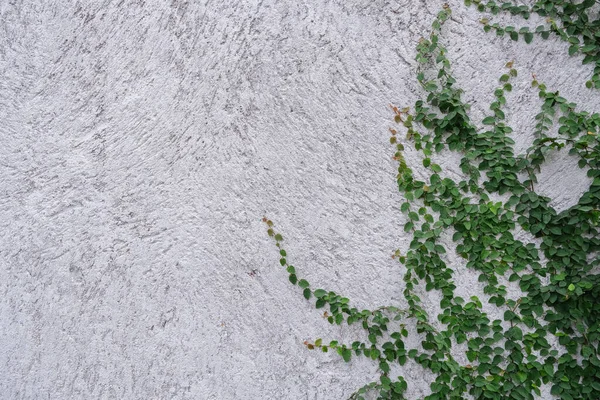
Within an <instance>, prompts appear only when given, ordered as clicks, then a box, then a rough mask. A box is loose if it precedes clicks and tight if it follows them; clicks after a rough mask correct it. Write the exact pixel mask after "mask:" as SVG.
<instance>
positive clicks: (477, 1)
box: [465, 0, 600, 88]
mask: <svg viewBox="0 0 600 400" xmlns="http://www.w3.org/2000/svg"><path fill="white" fill-rule="evenodd" d="M465 4H466V5H467V6H470V5H474V6H476V7H477V9H478V10H479V11H481V12H489V13H491V14H493V15H496V14H498V13H500V12H508V13H510V14H512V15H517V16H521V17H522V18H524V19H529V17H530V15H531V14H537V15H539V16H541V17H544V18H546V25H539V26H538V27H537V28H535V29H534V30H532V31H530V29H529V28H528V27H523V28H515V27H514V26H502V25H500V24H498V23H490V20H489V19H487V18H483V19H481V23H482V24H483V29H484V30H485V31H486V32H489V31H494V32H496V34H497V35H498V36H504V35H505V34H506V35H508V36H509V37H510V38H511V39H512V40H514V41H517V40H519V37H521V38H522V39H523V40H524V41H525V42H526V43H531V41H532V40H533V37H534V35H538V36H541V37H542V38H543V39H548V38H549V37H550V35H551V34H553V35H556V36H558V37H559V38H561V39H562V40H564V41H565V42H567V43H569V55H574V54H577V53H582V54H583V55H584V58H583V64H594V74H593V75H592V79H590V80H589V81H588V82H586V86H587V87H588V88H592V87H595V88H600V18H598V17H597V16H595V17H593V16H594V14H598V13H597V11H594V10H593V9H592V7H593V6H594V5H595V4H596V0H583V1H573V0H537V1H536V2H535V3H534V4H533V6H531V7H529V6H526V5H517V4H514V3H513V2H507V1H499V2H496V1H493V0H491V1H482V0H465Z"/></svg>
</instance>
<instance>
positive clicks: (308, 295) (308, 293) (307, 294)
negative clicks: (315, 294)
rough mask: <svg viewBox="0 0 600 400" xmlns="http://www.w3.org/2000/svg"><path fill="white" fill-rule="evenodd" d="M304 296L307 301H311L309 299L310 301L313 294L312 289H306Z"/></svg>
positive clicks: (303, 292)
mask: <svg viewBox="0 0 600 400" xmlns="http://www.w3.org/2000/svg"><path fill="white" fill-rule="evenodd" d="M302 295H303V296H304V298H305V299H306V300H309V299H310V297H311V295H312V293H311V291H310V289H308V288H306V289H304V290H303V291H302Z"/></svg>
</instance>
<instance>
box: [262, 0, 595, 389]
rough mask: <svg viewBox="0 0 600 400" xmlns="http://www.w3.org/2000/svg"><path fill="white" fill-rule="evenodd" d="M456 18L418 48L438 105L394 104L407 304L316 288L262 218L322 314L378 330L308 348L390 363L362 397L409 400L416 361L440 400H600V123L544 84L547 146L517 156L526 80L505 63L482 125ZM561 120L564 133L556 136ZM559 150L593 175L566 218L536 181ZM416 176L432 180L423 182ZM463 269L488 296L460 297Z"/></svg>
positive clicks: (436, 25) (446, 12) (422, 72)
mask: <svg viewBox="0 0 600 400" xmlns="http://www.w3.org/2000/svg"><path fill="white" fill-rule="evenodd" d="M553 3H558V2H553ZM584 3H585V4H587V3H588V2H584ZM487 6H488V7H489V3H488V5H487ZM582 7H583V6H582ZM450 13H451V11H450V9H449V8H448V7H445V8H444V9H443V10H442V11H441V12H440V13H439V14H438V15H437V17H436V19H435V20H434V22H433V25H432V30H431V33H430V35H429V36H428V37H427V38H423V39H421V41H420V42H419V44H418V46H417V62H418V64H419V66H420V69H419V71H418V75H417V79H418V81H419V82H420V84H421V85H422V87H423V89H424V91H425V92H426V94H427V95H426V99H425V100H419V101H417V102H416V103H415V105H414V107H413V108H412V110H411V109H409V108H404V109H398V108H396V107H394V108H393V111H394V118H395V121H396V122H397V123H398V124H400V125H401V126H403V129H405V130H406V136H405V137H402V138H401V136H402V135H400V134H399V133H398V132H397V131H396V130H395V129H391V134H392V135H391V138H390V142H391V143H392V144H393V145H394V146H395V149H396V150H395V151H396V152H395V156H394V158H395V160H397V161H398V175H397V181H398V188H399V190H400V192H401V193H402V195H403V197H404V199H405V200H404V201H403V203H402V205H401V207H400V209H401V211H402V212H403V213H404V214H405V215H406V221H407V222H406V223H405V225H404V231H405V232H406V233H407V234H410V235H412V241H411V243H410V247H409V249H408V251H407V252H406V254H401V253H400V252H399V251H396V252H395V253H394V258H396V259H397V260H398V261H399V262H400V263H402V264H403V265H404V267H405V272H404V291H403V294H404V297H405V298H406V301H407V304H408V307H407V308H406V309H400V308H398V307H396V306H393V305H391V306H386V307H380V308H377V309H374V310H359V309H357V308H356V307H353V306H352V304H351V302H350V300H349V299H348V298H346V297H343V296H341V295H339V294H337V293H335V292H332V291H328V290H324V289H315V288H314V287H313V286H312V285H311V284H310V283H309V282H308V281H307V280H306V279H303V278H301V277H300V276H299V274H298V271H297V270H296V268H295V267H294V266H293V265H291V264H290V262H289V261H288V256H287V253H286V251H285V249H284V245H283V243H284V242H283V237H282V235H281V234H280V233H278V232H276V231H275V229H274V226H273V222H272V221H271V220H269V219H267V218H264V219H263V221H264V222H265V223H266V224H267V226H268V231H267V232H268V234H269V236H271V237H273V238H274V240H275V243H276V246H277V248H278V249H279V254H280V256H281V259H280V263H281V265H282V266H283V267H284V268H285V269H286V270H287V272H288V273H289V281H290V282H291V283H292V284H293V285H297V286H298V287H300V289H301V290H302V293H303V295H304V297H305V298H306V299H307V300H311V301H312V300H314V301H315V306H316V308H324V307H327V308H328V312H327V315H328V321H329V323H331V324H338V325H340V324H342V323H346V324H349V325H353V324H359V325H360V326H362V328H363V329H365V330H366V332H367V334H368V341H366V342H361V341H356V342H354V343H340V342H338V341H335V340H334V341H330V342H324V341H323V340H322V339H317V340H315V341H314V342H308V341H307V342H305V345H306V347H308V348H309V349H320V350H321V351H324V352H327V351H335V352H337V353H338V354H339V355H340V356H341V357H342V358H343V359H344V360H345V361H347V362H348V361H350V360H351V358H352V357H358V356H364V357H367V358H370V359H372V360H373V361H374V362H376V363H377V364H378V366H379V371H380V378H379V379H378V380H377V381H375V382H372V383H370V384H368V385H366V386H364V387H362V388H360V389H358V390H357V391H356V392H355V393H354V394H353V395H352V396H351V398H352V399H363V398H364V397H363V396H364V395H365V393H367V392H369V391H374V392H376V393H377V395H378V399H404V398H405V393H406V390H407V382H406V380H405V379H404V378H403V377H401V376H392V375H391V372H390V371H391V370H390V367H391V366H392V365H393V364H399V365H404V364H405V363H407V362H408V361H409V360H412V361H414V362H416V363H418V364H419V365H421V366H422V367H423V368H425V369H428V370H430V371H431V372H432V373H433V374H434V375H435V379H434V381H433V382H432V383H431V385H430V388H431V394H430V395H428V396H427V397H426V399H429V400H434V399H463V398H465V396H466V395H467V393H468V394H469V395H470V396H472V397H473V398H475V399H534V398H536V396H537V397H539V396H541V390H540V388H541V387H542V385H544V384H548V385H550V387H551V393H552V395H554V396H555V397H558V398H561V399H567V400H570V399H594V400H597V399H599V398H600V357H599V351H600V349H599V339H600V319H599V316H600V274H598V264H599V263H600V258H598V256H597V255H598V254H599V253H598V251H599V250H600V238H599V235H598V233H599V232H598V229H599V228H598V224H599V220H600V142H599V139H598V129H599V127H600V115H598V114H589V113H587V112H583V111H577V106H576V105H575V104H574V103H571V102H569V101H568V100H567V99H565V98H563V97H561V96H560V95H559V93H558V92H555V91H552V90H549V89H548V88H547V87H546V86H545V85H544V84H542V83H539V82H537V81H534V82H533V87H534V88H535V89H534V90H537V91H538V93H539V96H540V98H541V99H542V100H543V105H542V107H541V111H540V113H539V114H538V115H537V116H536V119H537V121H538V124H537V126H536V129H535V132H534V135H535V139H534V140H533V143H532V145H531V147H530V148H529V149H528V150H527V151H526V152H525V153H524V154H516V153H515V149H514V144H515V142H514V141H513V140H512V139H511V134H512V133H513V130H512V129H511V127H510V126H508V125H507V123H506V120H505V113H504V111H503V108H504V105H505V104H506V93H507V92H510V91H511V90H512V86H511V80H512V79H513V78H514V77H516V76H517V71H516V69H514V68H513V64H512V63H508V64H507V65H506V68H507V69H506V73H504V74H502V75H501V76H500V78H499V85H498V88H497V89H496V90H495V91H494V101H493V102H492V104H491V105H490V107H489V113H488V115H487V116H485V118H483V120H482V121H480V122H481V123H480V124H476V123H475V122H474V121H472V119H471V118H470V116H469V112H468V110H469V105H468V104H465V103H464V102H463V100H462V99H461V94H462V91H461V90H460V89H459V88H458V87H457V86H456V80H455V79H454V78H453V76H452V72H451V69H450V61H449V59H448V57H447V52H446V49H445V48H444V46H443V45H442V43H441V42H440V33H441V30H442V25H443V24H444V22H445V21H446V20H447V19H448V18H449V16H450ZM526 40H527V37H526ZM554 124H557V125H558V133H557V134H551V127H552V126H553V125H554ZM409 143H410V145H411V146H412V147H414V149H416V150H418V151H419V152H420V153H421V154H422V165H418V166H414V165H411V166H409V165H408V163H407V162H406V160H405V158H404V155H403V154H404V153H403V151H404V146H405V145H408V144H409ZM442 151H452V152H458V153H460V154H461V155H462V159H461V161H460V168H461V169H462V172H463V173H464V176H465V178H464V179H463V180H460V181H458V180H456V179H452V178H450V177H449V176H448V175H446V174H444V170H443V168H442V167H441V166H440V165H439V164H437V163H435V162H434V158H435V155H436V154H437V153H440V152H442ZM555 151H568V152H569V154H571V155H572V156H574V157H576V158H577V160H578V163H579V167H580V168H585V169H586V170H587V175H588V176H589V177H590V179H591V184H590V185H589V187H588V189H587V190H586V191H585V193H584V194H583V195H582V196H581V198H580V199H579V201H578V202H577V204H575V205H573V206H572V207H570V208H568V209H566V210H564V211H560V212H559V211H557V210H556V209H554V208H553V207H552V206H551V204H550V199H549V198H548V197H545V196H543V195H540V194H539V193H537V192H536V185H537V178H536V174H537V173H538V172H539V171H540V168H541V167H542V166H543V164H544V162H545V158H546V157H547V156H548V155H549V154H550V153H551V152H555ZM415 168H418V169H419V174H415V173H413V170H414V169H415ZM418 176H427V178H426V179H424V180H420V179H419V177H418ZM565 178H566V177H565ZM518 230H523V231H526V232H529V234H530V235H531V236H532V238H533V239H532V240H531V243H527V242H525V241H524V240H520V239H518V238H517V237H516V232H517V231H518ZM445 232H447V233H450V234H451V236H452V241H453V243H452V249H451V248H450V246H449V245H448V241H447V240H446V241H444V240H442V239H441V238H442V237H443V235H444V233H445ZM449 251H455V252H456V253H457V254H458V255H459V256H460V259H461V260H463V261H462V262H461V263H460V265H454V264H452V265H450V264H449V263H448V262H447V259H448V257H447V256H446V253H448V252H449ZM464 268H466V269H468V270H471V271H473V273H476V274H478V276H479V282H481V284H482V286H483V294H482V296H481V297H482V298H479V297H476V296H472V297H470V298H462V297H460V296H458V295H457V293H456V285H455V282H454V275H455V271H456V270H458V269H464ZM509 285H514V286H515V288H514V289H516V288H517V287H518V289H516V290H510V292H511V293H519V295H517V296H516V297H511V296H510V295H509V289H508V287H507V286H509ZM419 289H424V290H425V291H438V292H439V293H440V295H441V301H440V307H441V310H442V311H441V313H440V314H439V315H437V316H434V317H435V318H436V319H437V320H438V322H437V323H433V322H432V316H430V315H429V314H428V313H427V312H426V310H425V309H424V307H423V305H422V301H421V299H420V297H419V296H418V290H419ZM519 289H520V290H519ZM484 302H485V303H487V304H486V305H485V307H484ZM485 309H488V310H489V309H493V310H499V311H500V314H499V315H502V316H503V317H502V319H494V320H492V319H491V317H490V316H488V313H487V312H486V311H485ZM409 325H410V326H413V327H416V331H417V333H418V334H419V335H420V339H421V342H420V346H419V347H417V348H408V345H407V344H406V343H405V341H406V338H407V337H408V329H407V326H409ZM457 345H462V346H464V348H465V349H466V350H465V353H466V354H465V355H466V358H467V360H468V362H469V364H466V365H464V363H460V362H459V361H457V360H456V359H455V357H453V355H452V354H453V352H452V351H451V350H452V349H454V350H456V346H457Z"/></svg>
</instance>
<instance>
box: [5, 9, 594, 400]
mask: <svg viewBox="0 0 600 400" xmlns="http://www.w3.org/2000/svg"><path fill="white" fill-rule="evenodd" d="M441 6H442V1H438V0H436V1H433V0H431V1H430V0H420V1H418V0H294V1H291V0H231V1H215V0H212V1H209V0H198V1H192V0H190V1H186V0H146V1H143V0H121V1H117V0H114V1H113V0H80V1H62V0H60V1H59V0H29V1H28V0H23V1H21V0H2V1H0V139H1V143H0V144H1V145H0V226H1V228H0V397H1V398H2V399H96V398H102V399H219V400H228V399H291V400H300V399H310V400H313V399H323V400H331V399H344V398H347V397H348V396H349V395H350V394H351V393H352V392H353V391H354V390H355V389H356V388H357V387H359V386H362V385H363V384H365V383H367V382H369V381H371V380H373V379H375V378H376V377H377V376H378V375H377V366H376V365H375V364H374V363H371V362H369V361H368V360H366V359H364V358H362V359H361V358H358V359H356V360H353V361H352V362H351V363H344V362H343V360H341V358H340V357H338V356H337V355H336V354H332V353H327V354H323V353H320V352H310V351H308V350H306V348H305V347H304V345H303V342H304V341H305V340H309V339H314V338H317V337H323V338H325V339H326V340H330V339H342V340H345V341H352V340H353V339H354V340H355V338H356V339H359V338H362V335H363V333H362V331H361V330H359V329H357V328H355V327H354V326H351V327H348V326H342V327H338V326H330V325H329V324H328V323H327V321H326V320H325V319H323V316H322V311H323V310H320V311H319V310H315V309H314V307H313V305H311V304H310V303H309V302H307V301H305V300H304V299H303V297H302V295H301V292H300V291H299V290H298V288H297V287H293V286H292V285H290V284H289V282H287V274H286V273H285V271H284V270H282V269H281V267H280V266H279V262H278V254H277V251H276V249H275V247H274V245H273V243H272V240H270V238H269V237H268V236H267V235H266V230H265V227H264V224H263V223H262V222H261V218H262V217H263V216H264V215H267V216H269V217H270V218H271V219H272V220H273V221H274V222H275V223H276V224H277V227H278V229H279V230H280V231H281V232H282V233H283V234H284V235H285V239H286V248H287V250H288V259H289V260H290V262H292V263H293V264H294V265H295V266H296V268H297V269H299V270H301V271H302V273H303V274H304V276H306V277H307V279H309V280H310V282H311V283H313V285H315V286H317V287H324V288H327V289H332V290H336V291H338V292H339V293H342V294H344V295H345V296H347V297H350V298H351V299H352V301H353V304H355V305H356V306H357V307H359V308H363V307H365V308H366V307H376V306H379V305H383V304H394V303H397V304H400V305H402V304H403V297H402V286H403V284H402V271H403V270H402V266H401V265H400V264H398V263H397V262H395V261H394V260H392V259H391V258H390V255H391V254H392V252H393V251H394V250H395V249H396V248H405V247H406V245H407V242H408V240H409V237H408V236H407V235H406V234H404V232H403V231H402V225H403V222H404V217H403V215H402V214H401V213H400V212H399V205H400V202H401V200H402V198H401V196H400V194H399V193H398V191H397V184H396V181H395V175H396V164H395V162H394V161H393V160H392V159H391V156H392V153H393V149H392V148H391V146H390V144H389V141H388V137H389V132H388V127H390V126H392V124H393V121H392V113H391V111H390V108H389V104H390V103H391V104H394V105H397V106H405V105H411V104H414V101H415V100H417V99H418V98H419V97H421V96H423V91H422V89H421V88H420V87H419V86H418V85H417V82H416V78H415V71H416V64H415V62H414V61H413V60H414V57H415V45H416V44H417V42H418V40H419V38H420V37H421V36H422V35H424V34H426V32H427V31H428V28H429V26H430V24H431V21H432V18H433V16H434V15H435V14H436V13H437V12H438V10H439V9H440V7H441ZM450 6H451V8H452V10H453V17H452V19H451V20H450V21H448V23H447V24H446V25H445V27H444V33H443V40H444V43H445V44H446V45H447V46H448V48H449V57H450V59H451V60H452V62H453V69H454V71H455V75H456V77H457V79H458V84H459V85H461V86H462V87H463V88H464V89H465V99H467V100H468V101H472V102H473V109H472V113H473V116H474V117H475V118H480V117H481V116H482V115H483V112H484V111H485V110H486V109H487V105H488V104H489V103H490V102H491V100H492V98H493V88H494V87H495V86H496V83H497V78H498V77H499V76H500V75H501V73H502V72H501V71H502V70H503V67H504V64H505V63H506V62H507V61H510V60H514V63H515V64H514V65H515V67H516V68H518V69H519V72H520V74H519V77H518V78H516V80H515V83H514V87H515V90H514V91H513V92H512V93H511V94H510V95H509V98H508V101H509V103H510V104H511V105H510V107H509V109H508V114H509V120H510V123H511V124H512V125H513V127H514V128H515V133H514V138H515V140H516V141H517V144H518V147H519V150H520V151H522V150H523V149H525V148H526V147H527V146H528V143H530V142H531V140H532V135H531V132H532V130H533V129H532V128H533V126H534V124H535V121H534V116H535V114H536V113H537V111H536V110H537V108H538V107H539V106H540V102H539V99H538V98H537V93H535V92H534V91H532V90H531V89H530V82H531V73H535V74H536V75H537V77H538V79H539V80H541V81H544V82H545V83H546V84H547V85H548V87H549V88H553V89H559V90H560V91H561V95H563V96H565V97H567V98H568V99H570V100H572V101H575V102H577V103H578V104H581V105H582V108H584V109H588V110H600V96H599V95H598V93H597V92H595V91H590V90H587V89H585V87H584V83H585V81H586V80H587V79H589V77H590V75H591V72H592V69H591V66H582V65H581V58H579V57H569V56H568V55H567V51H566V50H567V45H566V44H564V43H562V42H560V41H558V40H555V39H551V40H549V41H545V42H544V41H540V40H536V41H535V42H534V43H533V44H531V45H526V44H524V43H522V42H518V43H514V42H511V41H510V40H509V39H507V38H497V37H495V35H493V34H486V33H484V32H483V30H482V29H481V25H480V23H479V22H478V19H479V18H481V15H479V14H478V13H477V12H476V11H475V10H474V9H468V8H466V7H465V6H464V5H463V4H462V1H460V0H456V1H451V2H450ZM537 22H538V21H535V20H534V21H531V25H532V26H535V25H536V24H537ZM409 153H410V152H409ZM456 160H457V159H456V157H455V156H452V155H448V157H447V158H444V159H442V160H441V162H440V163H441V164H443V166H444V167H445V169H447V170H450V171H456V173H459V172H460V170H459V168H458V165H457V162H456ZM408 161H409V163H410V162H411V160H410V159H409V160H408ZM412 162H418V160H412ZM540 182H541V183H540V191H541V192H542V193H544V194H546V195H549V196H551V197H552V198H553V199H554V204H555V206H557V207H559V208H560V207H563V206H565V205H569V204H572V203H573V202H575V201H576V200H577V199H578V196H579V194H580V193H581V189H582V188H583V187H584V186H585V185H586V184H587V183H588V182H587V181H586V178H585V173H584V171H580V170H579V169H578V168H577V166H576V165H575V164H574V162H573V160H572V159H571V158H569V157H568V156H567V155H566V153H565V154H562V153H559V154H558V155H556V156H555V157H554V159H553V160H552V162H551V163H550V165H549V166H548V167H547V168H545V169H544V170H543V171H542V174H541V177H540ZM456 280H457V284H458V286H459V288H460V290H462V291H464V293H467V294H473V293H477V291H478V290H480V286H479V284H478V283H477V277H476V276H475V275H474V274H473V273H470V272H469V271H464V270H461V269H460V268H459V269H458V271H457V274H456ZM424 296H425V295H424ZM431 296H433V294H431ZM425 301H426V302H427V301H429V303H430V304H431V307H435V303H436V299H435V298H434V297H431V298H430V299H428V298H427V297H426V296H425ZM415 340H417V339H416V338H415ZM398 372H400V373H402V374H404V375H405V376H406V378H407V380H408V382H409V391H408V396H409V397H410V398H414V399H418V398H421V397H423V396H424V395H426V394H427V393H428V391H429V383H430V382H431V379H432V377H431V376H430V375H429V374H427V373H425V372H424V371H423V370H422V369H421V368H420V367H419V366H416V365H414V364H410V363H409V364H407V365H406V366H405V367H404V368H403V369H401V370H398Z"/></svg>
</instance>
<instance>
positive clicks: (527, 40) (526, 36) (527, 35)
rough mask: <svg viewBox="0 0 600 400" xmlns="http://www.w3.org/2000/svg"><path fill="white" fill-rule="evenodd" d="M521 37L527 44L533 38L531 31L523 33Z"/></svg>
mask: <svg viewBox="0 0 600 400" xmlns="http://www.w3.org/2000/svg"><path fill="white" fill-rule="evenodd" d="M523 38H524V39H525V43H527V44H529V43H531V41H532V40H533V33H530V32H527V33H525V34H524V35H523Z"/></svg>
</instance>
